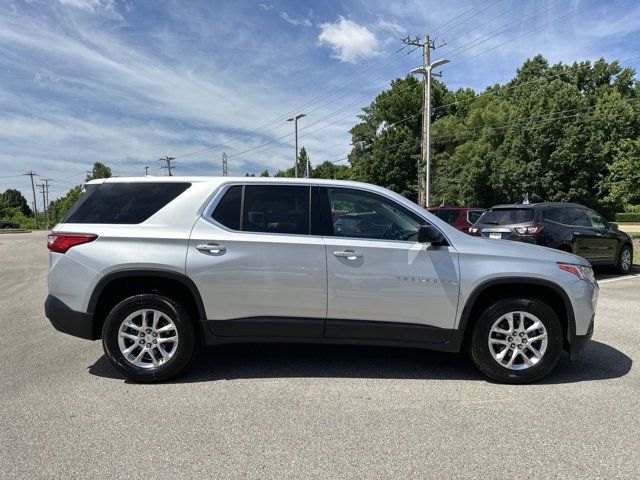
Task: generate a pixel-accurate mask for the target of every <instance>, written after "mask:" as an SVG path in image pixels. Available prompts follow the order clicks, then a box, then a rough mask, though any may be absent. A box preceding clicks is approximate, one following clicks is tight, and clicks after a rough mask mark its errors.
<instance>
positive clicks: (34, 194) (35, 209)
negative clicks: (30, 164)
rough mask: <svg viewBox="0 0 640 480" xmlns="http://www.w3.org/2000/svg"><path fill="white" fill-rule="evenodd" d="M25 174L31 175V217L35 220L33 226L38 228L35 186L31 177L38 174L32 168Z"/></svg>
mask: <svg viewBox="0 0 640 480" xmlns="http://www.w3.org/2000/svg"><path fill="white" fill-rule="evenodd" d="M25 175H28V176H30V177H31V191H32V192H33V219H34V220H35V228H36V230H37V229H38V204H37V203H36V186H35V185H34V183H33V177H34V175H35V176H38V174H37V173H36V172H34V171H32V170H29V171H28V172H27V173H25Z"/></svg>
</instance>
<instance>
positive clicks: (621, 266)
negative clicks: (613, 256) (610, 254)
mask: <svg viewBox="0 0 640 480" xmlns="http://www.w3.org/2000/svg"><path fill="white" fill-rule="evenodd" d="M632 263H633V250H632V249H631V247H630V246H629V245H624V246H623V247H622V248H621V249H620V253H618V263H617V264H616V270H617V271H618V273H621V274H623V275H626V274H627V273H629V271H631V265H632Z"/></svg>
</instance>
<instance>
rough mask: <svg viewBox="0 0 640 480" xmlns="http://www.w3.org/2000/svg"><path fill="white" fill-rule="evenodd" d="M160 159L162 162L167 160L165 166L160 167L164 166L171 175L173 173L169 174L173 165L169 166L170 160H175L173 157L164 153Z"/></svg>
mask: <svg viewBox="0 0 640 480" xmlns="http://www.w3.org/2000/svg"><path fill="white" fill-rule="evenodd" d="M160 160H162V161H163V162H167V165H166V167H162V168H165V169H166V170H167V171H168V172H169V176H170V177H172V176H173V175H172V174H171V169H172V168H175V167H172V166H171V160H175V157H169V156H167V155H165V157H164V158H161V159H160Z"/></svg>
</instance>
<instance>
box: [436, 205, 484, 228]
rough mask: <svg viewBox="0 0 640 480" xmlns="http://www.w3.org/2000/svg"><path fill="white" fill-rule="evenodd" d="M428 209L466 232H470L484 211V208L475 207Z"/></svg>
mask: <svg viewBox="0 0 640 480" xmlns="http://www.w3.org/2000/svg"><path fill="white" fill-rule="evenodd" d="M427 210H428V211H430V212H431V213H433V214H434V215H435V216H436V217H438V218H440V219H442V220H444V221H445V222H447V223H448V224H449V225H451V226H453V227H455V228H457V229H458V230H460V231H461V232H464V233H469V227H471V226H472V225H473V224H474V223H476V221H478V219H479V218H480V215H482V214H483V213H484V210H483V209H482V208H474V207H432V208H427Z"/></svg>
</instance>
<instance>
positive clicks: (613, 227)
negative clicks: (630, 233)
mask: <svg viewBox="0 0 640 480" xmlns="http://www.w3.org/2000/svg"><path fill="white" fill-rule="evenodd" d="M607 228H608V229H609V230H618V224H617V223H613V222H609V223H607Z"/></svg>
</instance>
